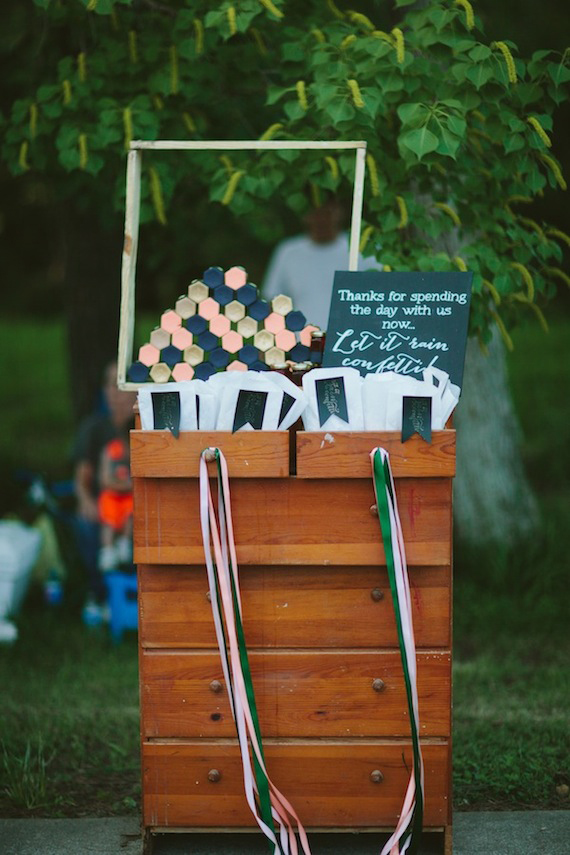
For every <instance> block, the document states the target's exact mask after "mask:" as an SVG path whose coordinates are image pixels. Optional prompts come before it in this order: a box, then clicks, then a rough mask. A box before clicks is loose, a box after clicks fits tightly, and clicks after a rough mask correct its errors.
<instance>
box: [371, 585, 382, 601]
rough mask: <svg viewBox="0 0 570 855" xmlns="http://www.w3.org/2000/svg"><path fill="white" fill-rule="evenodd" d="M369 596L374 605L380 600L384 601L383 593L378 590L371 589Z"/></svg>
mask: <svg viewBox="0 0 570 855" xmlns="http://www.w3.org/2000/svg"><path fill="white" fill-rule="evenodd" d="M370 596H371V597H372V599H373V600H374V602H375V603H379V602H380V600H383V599H384V591H381V590H380V588H372V590H371V591H370Z"/></svg>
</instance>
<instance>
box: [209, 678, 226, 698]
mask: <svg viewBox="0 0 570 855" xmlns="http://www.w3.org/2000/svg"><path fill="white" fill-rule="evenodd" d="M223 688H224V687H223V686H222V684H221V683H220V681H219V680H212V682H211V683H210V689H211V691H212V692H214V694H216V695H219V694H220V692H221V691H222V689H223Z"/></svg>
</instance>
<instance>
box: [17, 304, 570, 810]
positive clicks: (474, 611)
mask: <svg viewBox="0 0 570 855" xmlns="http://www.w3.org/2000/svg"><path fill="white" fill-rule="evenodd" d="M569 331H570V321H569V320H568V319H565V318H564V317H560V318H558V319H557V320H556V322H555V323H553V326H552V331H551V334H550V335H549V336H544V334H543V333H542V332H541V331H540V330H539V329H538V327H533V326H528V327H525V328H524V329H521V330H520V331H519V332H518V333H516V334H515V336H514V340H515V344H516V349H515V352H514V354H512V356H511V357H510V369H511V377H512V387H513V392H514V395H515V400H516V404H517V408H518V411H519V415H520V419H521V422H522V425H523V429H524V432H525V437H526V444H525V459H526V463H527V466H528V469H529V472H530V474H531V477H532V480H533V484H534V486H535V488H536V490H537V494H538V497H539V501H540V504H541V508H542V510H543V514H544V526H543V531H542V533H541V535H540V536H539V537H537V539H536V542H535V543H534V544H531V545H527V546H525V547H524V548H521V549H520V550H518V551H517V552H516V553H513V554H508V555H498V556H497V555H495V556H488V555H473V554H467V553H465V552H463V551H462V550H460V549H458V551H457V554H456V566H457V568H458V570H459V569H460V570H461V572H457V573H456V581H455V602H454V608H455V628H454V632H455V670H454V800H455V805H456V807H458V808H460V809H474V808H483V809H493V808H496V809H504V808H507V809H517V808H527V807H534V808H548V807H569V806H570V803H569V802H568V798H567V797H565V796H564V785H568V784H570V773H569V768H568V757H569V756H570V751H569V748H570V745H569V737H568V734H569V732H570V729H569V727H568V724H569V722H568V700H569V677H568V656H569V653H570V644H569V642H568V634H567V588H568V585H567V578H568V569H569V561H568V556H567V553H568V549H567V539H566V538H567V529H568V519H567V508H568V507H569V506H570V487H569V486H568V483H567V481H566V476H567V473H568V471H569V468H568V457H569V446H570V444H569V443H568V439H569V437H568V427H567V425H568V404H567V403H566V401H567V398H565V397H564V395H563V391H562V390H563V389H564V384H566V388H567V387H568V369H567V367H566V366H567V364H568V359H567V357H566V358H565V351H566V350H567V345H566V342H567V340H568V333H569ZM0 333H1V335H0V349H1V348H4V349H5V350H4V352H1V354H0V355H1V356H2V357H3V358H4V360H5V363H6V360H7V359H8V357H10V359H12V358H13V359H14V360H16V359H17V360H18V362H17V364H18V366H19V367H20V369H21V370H19V371H18V373H17V374H16V373H11V375H10V376H9V377H7V379H6V381H5V384H4V391H5V399H6V401H7V406H5V408H4V420H3V424H4V430H3V432H2V438H1V439H0V472H8V471H9V470H10V469H11V468H14V467H24V468H30V469H34V470H39V471H44V472H45V473H46V474H48V475H50V476H51V475H53V476H57V477H59V476H61V475H62V474H65V473H66V472H67V469H66V467H67V465H68V454H69V447H70V444H71V421H70V412H69V407H68V405H67V400H68V398H67V392H66V386H65V382H66V381H65V367H64V338H63V333H62V329H61V326H60V325H58V324H56V323H41V322H39V321H38V322H28V321H26V322H12V321H11V322H10V323H7V322H4V323H2V324H0ZM45 353H49V355H50V358H49V360H46V359H45V358H44V357H43V356H42V354H45ZM11 364H16V362H15V361H14V363H11ZM563 368H564V370H565V372H566V376H565V377H564V376H563ZM5 503H6V502H5ZM76 585H77V579H76V577H75V575H74V574H72V586H76ZM78 604H79V599H78V596H77V592H76V591H75V590H71V591H70V592H69V596H68V598H67V605H65V606H63V607H62V608H61V609H60V610H53V609H49V608H48V607H47V606H45V605H44V604H43V601H42V599H41V596H40V594H39V592H38V591H33V590H32V591H31V592H30V596H29V597H28V599H27V602H26V604H25V607H24V609H23V611H22V613H21V615H20V617H19V620H18V624H19V630H20V639H19V641H18V642H17V643H16V644H15V645H14V646H11V647H10V646H0V684H1V685H2V686H3V689H4V691H3V699H2V706H1V707H0V815H2V816H23V815H37V816H80V815H95V814H98V815H111V814H121V813H126V812H129V811H136V810H138V806H139V797H140V766H139V749H138V742H139V737H138V685H137V651H136V642H135V638H134V636H133V635H130V636H127V637H126V638H125V640H124V641H123V642H122V643H121V644H119V645H113V644H112V643H111V642H110V640H109V639H108V638H107V637H106V635H105V634H104V633H102V632H99V631H93V630H88V629H87V628H85V627H84V626H83V625H82V624H81V622H80V620H79V605H78Z"/></svg>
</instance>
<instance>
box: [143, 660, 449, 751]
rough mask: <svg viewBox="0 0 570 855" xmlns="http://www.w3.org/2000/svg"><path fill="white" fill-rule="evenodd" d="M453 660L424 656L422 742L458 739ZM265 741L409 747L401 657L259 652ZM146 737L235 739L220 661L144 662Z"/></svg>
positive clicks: (254, 668)
mask: <svg viewBox="0 0 570 855" xmlns="http://www.w3.org/2000/svg"><path fill="white" fill-rule="evenodd" d="M450 660H451V657H450V654H449V653H443V652H438V651H430V652H427V651H426V652H420V653H419V654H418V657H417V661H418V696H419V711H420V727H421V731H420V735H421V736H438V737H445V736H448V735H449V732H450V694H451V689H450V685H451V667H450ZM249 661H250V666H251V672H252V678H253V684H254V689H255V697H256V701H257V709H258V712H259V721H260V726H261V732H262V734H263V736H264V738H265V737H285V738H287V737H344V738H347V737H356V736H358V737H360V736H382V737H383V736H395V737H408V736H409V734H410V722H409V716H408V711H407V703H406V688H405V683H404V677H403V672H402V666H401V662H400V654H399V652H397V651H390V652H386V651H383V652H377V651H354V650H344V651H336V652H332V651H329V652H290V651H272V652H269V651H268V652H265V653H261V652H256V651H252V652H251V653H250V657H249ZM141 690H142V691H141V703H142V717H143V722H144V732H143V735H144V736H145V737H147V738H148V737H166V738H170V737H189V738H192V737H199V736H202V737H206V738H215V737H233V736H235V725H234V722H233V719H232V715H231V710H230V706H229V699H228V695H227V689H226V686H225V682H224V678H223V673H222V668H221V665H220V659H219V655H218V652H217V651H216V652H211V653H189V652H188V653H176V652H171V653H170V652H165V653H160V652H150V651H146V652H145V653H144V654H143V656H142V660H141Z"/></svg>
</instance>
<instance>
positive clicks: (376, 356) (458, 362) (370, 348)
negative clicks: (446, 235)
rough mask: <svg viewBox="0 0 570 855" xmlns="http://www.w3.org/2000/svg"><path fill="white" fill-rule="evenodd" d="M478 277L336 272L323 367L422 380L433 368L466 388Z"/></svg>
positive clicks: (370, 271)
mask: <svg viewBox="0 0 570 855" xmlns="http://www.w3.org/2000/svg"><path fill="white" fill-rule="evenodd" d="M472 277H473V274H472V273H460V272H457V273H453V272H452V273H381V272H379V271H376V270H365V271H363V272H358V273H356V272H348V271H337V272H336V273H335V277H334V285H333V293H332V300H331V308H330V315H329V323H328V327H327V338H326V345H325V353H324V357H323V366H324V367H333V366H339V365H342V366H346V367H352V368H357V369H358V370H359V371H360V373H361V374H362V375H364V374H370V373H381V372H384V371H395V372H396V373H397V374H407V375H410V376H412V377H415V378H417V379H418V380H421V379H422V376H421V374H422V371H423V370H424V368H428V367H429V366H434V367H436V368H440V369H441V370H443V371H446V372H447V373H448V374H449V376H450V379H451V382H452V383H455V384H456V385H457V386H461V384H462V380H463V363H464V361H465V345H466V342H467V322H468V319H469V303H470V298H471V280H472Z"/></svg>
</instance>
